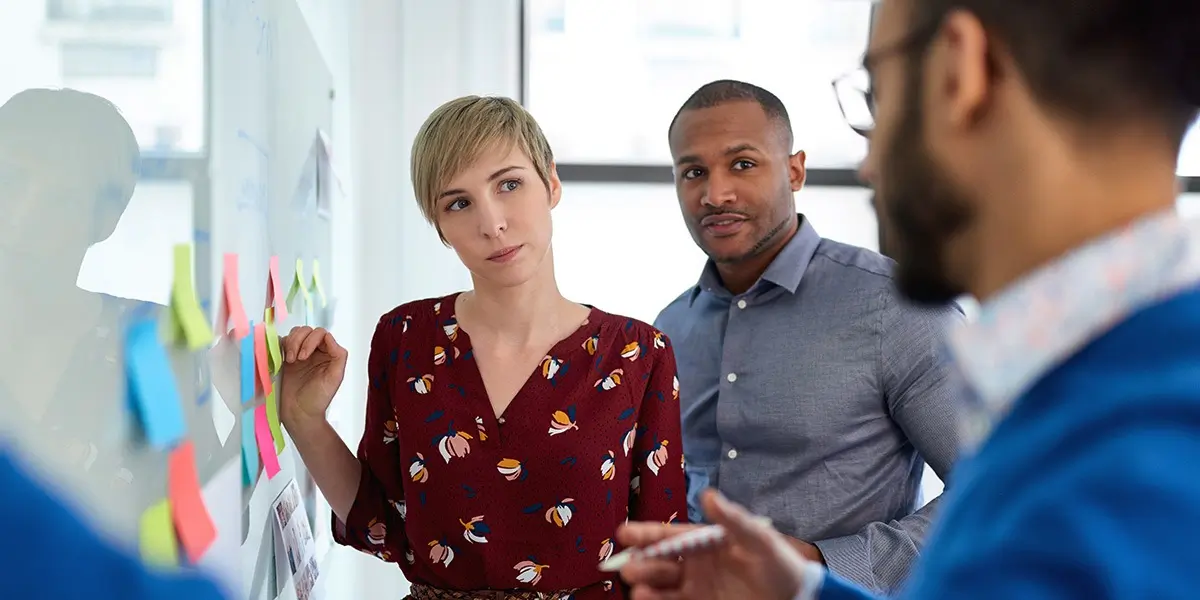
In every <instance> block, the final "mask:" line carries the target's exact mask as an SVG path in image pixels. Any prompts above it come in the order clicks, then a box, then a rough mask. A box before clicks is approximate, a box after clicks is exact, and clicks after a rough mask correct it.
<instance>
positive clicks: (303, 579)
mask: <svg viewBox="0 0 1200 600" xmlns="http://www.w3.org/2000/svg"><path fill="white" fill-rule="evenodd" d="M317 575H318V573H317V559H316V557H311V558H309V559H308V562H307V563H304V568H303V569H302V570H301V571H300V573H299V574H298V575H296V597H297V598H298V599H299V600H308V599H309V597H311V596H312V591H313V588H315V587H317Z"/></svg>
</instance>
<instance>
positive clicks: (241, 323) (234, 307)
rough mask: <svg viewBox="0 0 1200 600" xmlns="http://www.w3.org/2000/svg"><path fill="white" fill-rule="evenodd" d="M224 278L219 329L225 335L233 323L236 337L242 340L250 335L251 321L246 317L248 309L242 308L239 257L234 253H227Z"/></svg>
mask: <svg viewBox="0 0 1200 600" xmlns="http://www.w3.org/2000/svg"><path fill="white" fill-rule="evenodd" d="M223 277H224V280H223V282H222V284H221V285H222V288H223V292H222V294H221V296H222V297H221V300H222V302H221V314H220V316H219V317H217V327H218V329H219V332H220V333H224V332H226V331H228V330H229V325H230V323H232V324H233V333H234V337H235V338H237V339H242V338H244V337H246V335H247V334H249V333H250V321H249V318H248V317H247V316H246V308H245V307H244V306H242V291H241V288H239V287H238V257H237V255H236V254H234V253H232V252H227V253H225V274H224V276H223Z"/></svg>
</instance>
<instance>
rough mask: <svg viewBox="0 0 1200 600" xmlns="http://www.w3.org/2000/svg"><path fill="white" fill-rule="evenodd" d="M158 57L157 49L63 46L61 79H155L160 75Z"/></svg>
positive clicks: (113, 45)
mask: <svg viewBox="0 0 1200 600" xmlns="http://www.w3.org/2000/svg"><path fill="white" fill-rule="evenodd" d="M158 55H159V48H158V47H156V46H129V45H124V44H120V45H118V44H76V43H66V44H63V45H62V76H63V78H64V79H79V78H87V77H110V78H125V79H147V78H149V79H152V78H154V77H155V76H157V75H158Z"/></svg>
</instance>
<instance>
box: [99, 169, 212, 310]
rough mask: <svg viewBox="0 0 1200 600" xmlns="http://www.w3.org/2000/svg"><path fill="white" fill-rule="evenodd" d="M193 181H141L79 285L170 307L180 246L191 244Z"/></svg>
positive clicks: (120, 296) (100, 292)
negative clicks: (178, 247) (176, 248)
mask: <svg viewBox="0 0 1200 600" xmlns="http://www.w3.org/2000/svg"><path fill="white" fill-rule="evenodd" d="M193 194H194V191H193V189H192V184H191V182H188V181H150V180H146V179H143V180H141V181H138V183H137V187H136V188H134V190H133V197H132V198H130V199H129V205H128V206H126V207H125V210H124V212H122V213H121V218H120V220H119V221H117V227H116V229H115V230H113V233H112V235H111V236H110V237H109V238H108V239H106V240H104V241H102V242H100V243H98V244H96V245H94V246H92V247H91V248H89V249H88V251H87V254H85V255H84V257H83V264H82V265H81V266H80V267H79V278H78V279H77V281H76V285H78V286H79V287H80V289H83V290H85V291H88V292H93V293H97V294H105V295H108V296H115V297H117V298H125V299H128V300H140V301H142V302H153V303H155V304H161V305H163V306H166V305H167V304H169V303H170V302H169V301H170V292H171V282H172V280H173V278H174V269H175V266H174V264H173V263H172V260H173V256H174V255H173V254H172V252H173V251H174V248H175V245H176V244H190V243H192V242H193V239H192V231H193V227H192V210H193V209H192V198H193Z"/></svg>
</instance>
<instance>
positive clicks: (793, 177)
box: [788, 150, 808, 192]
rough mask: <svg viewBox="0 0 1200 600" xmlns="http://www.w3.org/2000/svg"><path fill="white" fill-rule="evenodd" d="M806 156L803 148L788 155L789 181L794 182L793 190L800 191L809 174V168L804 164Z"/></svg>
mask: <svg viewBox="0 0 1200 600" xmlns="http://www.w3.org/2000/svg"><path fill="white" fill-rule="evenodd" d="M805 158H806V156H805V154H804V151H803V150H797V151H796V153H795V154H793V155H791V156H789V157H788V181H790V182H791V184H792V191H793V192H798V191H800V188H802V187H804V180H805V178H806V177H807V176H808V169H807V168H806V167H805V166H804V160H805Z"/></svg>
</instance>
